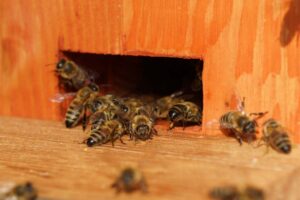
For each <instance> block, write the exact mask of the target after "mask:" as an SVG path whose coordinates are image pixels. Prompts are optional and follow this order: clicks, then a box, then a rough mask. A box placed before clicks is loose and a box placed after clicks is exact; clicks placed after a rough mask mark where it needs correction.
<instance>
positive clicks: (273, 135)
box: [262, 119, 292, 154]
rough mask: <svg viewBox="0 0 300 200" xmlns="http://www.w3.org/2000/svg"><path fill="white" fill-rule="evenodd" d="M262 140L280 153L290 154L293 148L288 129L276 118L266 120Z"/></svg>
mask: <svg viewBox="0 0 300 200" xmlns="http://www.w3.org/2000/svg"><path fill="white" fill-rule="evenodd" d="M262 140H263V141H264V142H265V144H266V145H267V147H269V146H271V147H272V148H273V149H274V150H276V151H277V152H279V153H284V154H289V153H290V152H291V150H292V145H291V141H290V139H289V135H288V132H287V130H286V129H285V128H284V127H283V126H282V125H281V124H279V123H278V122H277V121H275V120H274V119H269V120H267V121H266V122H264V124H263V137H262Z"/></svg>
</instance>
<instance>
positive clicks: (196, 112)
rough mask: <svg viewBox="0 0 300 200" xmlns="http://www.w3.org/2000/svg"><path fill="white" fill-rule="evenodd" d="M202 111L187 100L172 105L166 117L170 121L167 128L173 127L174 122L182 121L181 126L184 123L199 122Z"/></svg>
mask: <svg viewBox="0 0 300 200" xmlns="http://www.w3.org/2000/svg"><path fill="white" fill-rule="evenodd" d="M201 118H202V113H201V111H200V109H199V107H198V106H197V105H196V104H194V103H192V102H189V101H185V102H182V103H177V104H175V105H173V106H172V107H171V108H170V109H169V112H168V119H169V121H171V123H170V126H169V130H171V129H172V128H174V127H175V125H176V123H178V122H182V124H183V128H184V127H185V123H196V124H199V125H200V124H201Z"/></svg>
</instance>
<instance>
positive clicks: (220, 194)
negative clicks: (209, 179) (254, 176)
mask: <svg viewBox="0 0 300 200" xmlns="http://www.w3.org/2000/svg"><path fill="white" fill-rule="evenodd" d="M209 197H210V198H211V199H216V200H264V199H265V195H264V192H263V191H262V190H261V189H259V188H256V187H253V186H246V187H245V188H244V189H238V188H237V187H236V186H224V187H216V188H213V189H212V190H211V191H210V192H209Z"/></svg>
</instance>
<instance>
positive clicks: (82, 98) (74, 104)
mask: <svg viewBox="0 0 300 200" xmlns="http://www.w3.org/2000/svg"><path fill="white" fill-rule="evenodd" d="M98 91H99V87H98V86H97V85H96V84H94V83H90V84H89V85H87V86H85V87H83V88H81V89H80V90H79V91H78V92H77V93H76V96H75V98H74V99H73V100H72V101H71V104H70V105H69V107H68V109H67V112H66V116H65V124H66V127H67V128H71V127H74V126H75V125H77V123H78V121H79V120H80V117H81V115H82V113H83V109H84V104H85V102H86V100H87V99H88V98H89V96H90V95H91V94H93V93H98Z"/></svg>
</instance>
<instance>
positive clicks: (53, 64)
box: [45, 63, 57, 67]
mask: <svg viewBox="0 0 300 200" xmlns="http://www.w3.org/2000/svg"><path fill="white" fill-rule="evenodd" d="M56 64H57V63H50V64H46V65H45V67H47V66H50V65H56Z"/></svg>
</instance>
